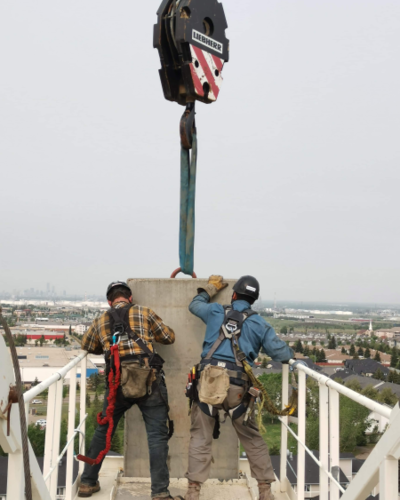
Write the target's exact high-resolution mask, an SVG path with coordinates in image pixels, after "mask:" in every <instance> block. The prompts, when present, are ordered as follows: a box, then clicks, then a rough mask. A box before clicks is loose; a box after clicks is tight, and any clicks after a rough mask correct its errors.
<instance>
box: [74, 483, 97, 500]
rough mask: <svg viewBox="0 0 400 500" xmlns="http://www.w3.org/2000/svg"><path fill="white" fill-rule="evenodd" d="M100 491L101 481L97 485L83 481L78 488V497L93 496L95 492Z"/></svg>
mask: <svg viewBox="0 0 400 500" xmlns="http://www.w3.org/2000/svg"><path fill="white" fill-rule="evenodd" d="M98 491H100V483H99V482H98V481H97V483H96V485H95V486H90V484H84V483H81V484H80V486H79V490H78V497H83V498H87V497H91V496H92V495H93V493H96V492H98Z"/></svg>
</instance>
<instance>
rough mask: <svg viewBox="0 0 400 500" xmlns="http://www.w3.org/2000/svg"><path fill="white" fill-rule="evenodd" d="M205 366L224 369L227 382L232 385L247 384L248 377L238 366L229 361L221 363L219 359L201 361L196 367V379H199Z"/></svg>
mask: <svg viewBox="0 0 400 500" xmlns="http://www.w3.org/2000/svg"><path fill="white" fill-rule="evenodd" d="M207 365H213V366H220V367H222V368H225V371H226V373H227V375H228V377H229V382H230V383H231V384H233V385H245V384H246V383H247V382H249V377H248V376H247V375H246V373H245V372H244V369H243V368H242V367H240V366H237V365H235V364H234V363H231V362H230V361H221V360H220V359H215V358H212V359H203V360H202V361H201V362H200V363H199V364H198V365H196V374H197V376H196V379H200V375H201V372H202V371H203V370H204V368H205V367H206V366H207Z"/></svg>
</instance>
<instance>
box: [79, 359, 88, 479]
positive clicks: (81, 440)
mask: <svg viewBox="0 0 400 500" xmlns="http://www.w3.org/2000/svg"><path fill="white" fill-rule="evenodd" d="M86 369H87V358H83V359H82V361H81V399H80V421H81V422H82V420H84V418H85V415H86ZM81 431H82V433H83V435H82V434H80V435H79V444H80V448H79V450H80V454H81V455H85V439H84V435H85V433H86V422H83V424H82V426H81ZM84 467H85V464H84V463H83V462H79V473H80V474H82V472H83V469H84Z"/></svg>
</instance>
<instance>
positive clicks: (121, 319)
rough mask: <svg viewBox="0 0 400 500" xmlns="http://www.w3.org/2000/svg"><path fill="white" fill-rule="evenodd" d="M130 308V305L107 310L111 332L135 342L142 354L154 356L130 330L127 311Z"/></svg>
mask: <svg viewBox="0 0 400 500" xmlns="http://www.w3.org/2000/svg"><path fill="white" fill-rule="evenodd" d="M132 307H134V306H133V305H131V306H130V307H121V308H119V309H114V308H111V309H109V310H108V313H109V315H110V323H111V331H112V332H113V335H114V334H115V333H121V334H123V333H126V334H127V335H128V337H129V338H130V340H133V342H135V343H136V344H137V345H138V346H139V347H140V349H141V350H142V351H143V352H145V353H146V354H148V355H149V356H151V355H152V354H154V353H153V351H151V350H150V349H149V348H148V347H147V345H146V344H145V343H144V342H143V340H142V339H141V338H140V337H139V336H138V334H137V333H135V332H134V331H133V330H132V328H131V325H130V323H129V311H130V310H131V308H132ZM112 320H113V321H112Z"/></svg>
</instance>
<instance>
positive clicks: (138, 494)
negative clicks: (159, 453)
mask: <svg viewBox="0 0 400 500" xmlns="http://www.w3.org/2000/svg"><path fill="white" fill-rule="evenodd" d="M186 489H187V480H186V479H171V484H170V492H171V495H172V496H176V495H181V496H182V497H184V496H185V493H186ZM200 498H201V500H216V499H218V500H251V495H250V492H249V489H248V487H247V483H246V480H245V479H237V480H231V481H218V480H217V479H210V480H209V481H207V482H206V483H205V484H204V485H203V487H202V489H201V497H200ZM115 500H151V495H150V481H149V479H147V478H129V477H128V478H125V477H122V478H120V482H119V485H118V489H117V494H116V497H115Z"/></svg>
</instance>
